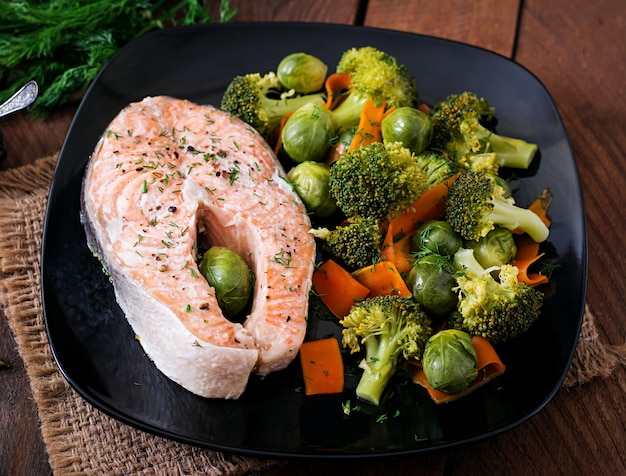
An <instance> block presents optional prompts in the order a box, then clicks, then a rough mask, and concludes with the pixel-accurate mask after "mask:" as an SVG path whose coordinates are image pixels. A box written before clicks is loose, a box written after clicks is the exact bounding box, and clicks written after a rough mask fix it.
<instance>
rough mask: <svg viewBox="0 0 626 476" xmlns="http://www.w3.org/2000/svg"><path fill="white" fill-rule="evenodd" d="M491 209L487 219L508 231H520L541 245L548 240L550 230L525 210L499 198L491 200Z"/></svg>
mask: <svg viewBox="0 0 626 476" xmlns="http://www.w3.org/2000/svg"><path fill="white" fill-rule="evenodd" d="M491 203H492V204H493V208H492V210H491V212H490V213H489V217H488V219H489V220H491V221H492V222H493V223H495V224H497V225H500V226H501V227H503V228H507V229H508V230H511V231H512V230H516V229H519V230H522V231H524V232H525V233H528V235H529V236H530V237H531V238H532V239H533V240H535V241H536V242H537V243H541V242H542V241H545V240H546V239H547V238H548V235H549V233H550V230H549V229H548V227H547V226H546V225H545V223H544V222H543V221H541V218H539V216H538V215H537V214H535V213H534V212H532V211H530V210H529V209H527V208H522V207H518V206H517V205H514V204H512V203H509V202H507V201H505V200H501V199H499V198H492V200H491Z"/></svg>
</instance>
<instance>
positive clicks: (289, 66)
mask: <svg viewBox="0 0 626 476" xmlns="http://www.w3.org/2000/svg"><path fill="white" fill-rule="evenodd" d="M327 71H328V66H327V65H326V64H325V63H324V62H323V61H322V60H320V59H319V58H317V57H315V56H313V55H309V54H307V53H292V54H290V55H287V56H285V57H284V58H283V59H282V60H281V61H280V63H278V67H277V68H276V75H277V76H278V80H279V81H280V83H281V84H282V85H283V87H284V88H285V89H293V90H294V91H295V92H297V93H302V94H308V93H314V92H316V91H319V90H320V89H322V87H323V86H324V81H326V73H327Z"/></svg>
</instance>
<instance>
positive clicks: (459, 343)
mask: <svg viewBox="0 0 626 476" xmlns="http://www.w3.org/2000/svg"><path fill="white" fill-rule="evenodd" d="M477 362H478V359H477V357H476V351H475V350H474V346H473V345H472V339H471V337H470V336H469V334H467V333H465V332H463V331H459V330H456V329H446V330H443V331H439V332H437V333H436V334H435V335H433V336H432V337H431V338H430V339H429V340H428V342H427V343H426V347H425V348H424V354H423V356H422V366H423V369H424V375H426V379H427V380H428V383H429V384H430V386H431V387H432V388H434V389H436V390H441V391H442V392H446V393H457V392H462V391H463V390H465V389H466V388H467V387H468V386H469V385H470V383H472V382H473V381H474V379H475V378H476V377H477V375H478V369H477V368H476V364H477Z"/></svg>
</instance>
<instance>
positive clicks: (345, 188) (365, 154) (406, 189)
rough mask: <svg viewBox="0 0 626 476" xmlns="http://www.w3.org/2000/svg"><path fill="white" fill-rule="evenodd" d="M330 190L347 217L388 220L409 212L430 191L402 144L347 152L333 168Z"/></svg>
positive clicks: (331, 170)
mask: <svg viewBox="0 0 626 476" xmlns="http://www.w3.org/2000/svg"><path fill="white" fill-rule="evenodd" d="M329 189H330V193H331V195H332V196H333V197H334V198H335V200H336V201H337V206H338V207H339V209H340V210H341V211H343V212H344V213H345V214H346V216H348V217H355V216H361V217H363V216H371V217H374V218H376V219H378V220H384V219H386V218H388V217H389V216H393V215H396V214H398V213H401V212H403V211H405V210H406V209H408V207H409V206H410V205H411V204H412V203H413V202H414V201H415V200H417V198H419V197H420V195H421V194H422V193H424V191H426V177H425V174H424V173H423V172H422V170H421V168H420V166H419V164H418V162H417V159H416V157H415V155H413V154H412V153H411V151H410V150H409V149H407V148H406V147H403V146H402V144H401V143H399V142H395V143H391V144H386V145H385V144H382V143H380V142H374V143H372V144H370V145H368V146H366V147H361V148H359V149H356V150H353V151H351V152H346V153H344V154H343V155H342V156H341V157H340V158H339V159H338V160H337V161H336V162H335V163H334V164H333V165H332V167H331V169H330V179H329Z"/></svg>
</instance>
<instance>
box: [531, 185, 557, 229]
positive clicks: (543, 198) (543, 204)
mask: <svg viewBox="0 0 626 476" xmlns="http://www.w3.org/2000/svg"><path fill="white" fill-rule="evenodd" d="M552 198H553V197H552V194H551V193H550V191H549V190H547V189H546V190H544V191H543V192H542V193H541V195H540V196H539V197H537V198H536V199H535V200H534V201H533V203H531V204H530V207H528V209H529V210H530V211H532V212H534V213H535V214H536V215H537V216H538V217H539V218H541V221H543V222H544V223H545V225H546V226H548V227H549V226H550V225H551V224H552V221H551V220H550V218H549V217H548V208H550V204H551V203H552Z"/></svg>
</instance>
